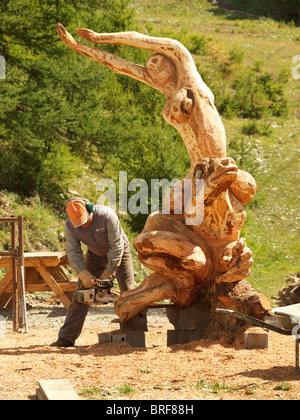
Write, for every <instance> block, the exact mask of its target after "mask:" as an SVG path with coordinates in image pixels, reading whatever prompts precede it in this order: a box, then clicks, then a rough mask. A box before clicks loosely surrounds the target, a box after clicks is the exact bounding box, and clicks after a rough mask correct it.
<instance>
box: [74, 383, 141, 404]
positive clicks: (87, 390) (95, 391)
mask: <svg viewBox="0 0 300 420" xmlns="http://www.w3.org/2000/svg"><path fill="white" fill-rule="evenodd" d="M135 392H137V390H136V389H135V388H134V387H132V386H131V385H128V384H121V385H115V386H112V387H110V388H98V387H96V386H87V387H82V388H80V389H79V390H78V393H79V395H82V396H83V397H85V398H87V399H89V400H110V399H116V398H118V397H122V396H124V395H128V394H132V393H135Z"/></svg>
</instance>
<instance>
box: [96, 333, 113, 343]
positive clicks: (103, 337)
mask: <svg viewBox="0 0 300 420" xmlns="http://www.w3.org/2000/svg"><path fill="white" fill-rule="evenodd" d="M98 343H99V344H107V343H111V332H104V333H100V334H98Z"/></svg>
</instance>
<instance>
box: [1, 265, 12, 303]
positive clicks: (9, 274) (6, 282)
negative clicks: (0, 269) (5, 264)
mask: <svg viewBox="0 0 300 420" xmlns="http://www.w3.org/2000/svg"><path fill="white" fill-rule="evenodd" d="M11 280H12V269H11V268H10V269H9V270H8V272H7V273H6V274H5V276H4V277H3V279H2V280H1V281H0V296H1V295H2V293H4V291H5V289H6V288H7V286H8V285H9V283H10V282H11Z"/></svg>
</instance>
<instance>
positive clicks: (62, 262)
mask: <svg viewBox="0 0 300 420" xmlns="http://www.w3.org/2000/svg"><path fill="white" fill-rule="evenodd" d="M67 265H69V262H68V258H67V255H66V253H65V252H30V253H29V252H27V253H26V252H25V253H24V267H25V291H26V292H45V291H53V293H54V294H55V296H56V297H57V298H58V299H59V300H60V302H61V303H62V304H63V305H64V307H65V308H66V309H67V308H68V307H69V305H70V303H71V299H72V294H73V293H74V291H75V290H76V287H77V281H74V280H70V279H69V277H68V276H67V274H66V272H65V271H64V270H63V266H67ZM4 267H6V268H8V271H7V273H6V274H5V276H4V277H3V279H2V280H1V281H0V308H3V307H5V306H6V305H7V303H8V300H10V298H11V294H12V291H13V288H12V278H13V276H12V262H11V258H9V257H6V256H2V257H1V258H0V268H4Z"/></svg>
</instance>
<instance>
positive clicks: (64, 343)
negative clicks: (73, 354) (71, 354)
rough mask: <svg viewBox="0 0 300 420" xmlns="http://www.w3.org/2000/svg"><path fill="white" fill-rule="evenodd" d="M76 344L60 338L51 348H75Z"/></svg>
mask: <svg viewBox="0 0 300 420" xmlns="http://www.w3.org/2000/svg"><path fill="white" fill-rule="evenodd" d="M73 346H74V344H73V343H71V342H70V341H67V340H65V339H64V338H59V339H58V340H57V341H55V342H54V343H52V344H50V347H73Z"/></svg>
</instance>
